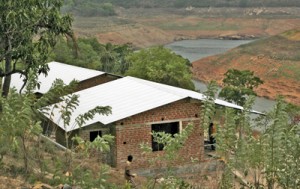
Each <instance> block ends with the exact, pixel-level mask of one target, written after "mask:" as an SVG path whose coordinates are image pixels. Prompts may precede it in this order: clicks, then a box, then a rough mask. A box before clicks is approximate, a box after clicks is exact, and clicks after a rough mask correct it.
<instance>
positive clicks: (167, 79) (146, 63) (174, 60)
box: [126, 46, 195, 90]
mask: <svg viewBox="0 0 300 189" xmlns="http://www.w3.org/2000/svg"><path fill="white" fill-rule="evenodd" d="M127 61H128V62H129V63H130V64H131V65H130V67H129V69H128V71H127V72H126V75H130V76H134V77H138V78H142V79H146V80H151V81H155V82H158V83H164V84H167V85H172V86H176V87H181V88H185V89H190V90H194V89H195V87H194V84H193V83H192V81H191V79H192V74H191V70H190V67H189V62H188V60H186V59H184V58H182V57H181V56H179V55H176V54H174V53H172V52H171V51H170V50H169V49H166V48H164V47H162V46H159V47H152V48H149V49H143V50H141V51H138V52H135V53H132V54H130V55H128V56H127Z"/></svg>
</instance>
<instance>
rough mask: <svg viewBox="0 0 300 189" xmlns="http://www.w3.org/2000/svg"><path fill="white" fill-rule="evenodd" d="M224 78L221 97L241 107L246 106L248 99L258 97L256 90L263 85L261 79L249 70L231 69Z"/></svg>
mask: <svg viewBox="0 0 300 189" xmlns="http://www.w3.org/2000/svg"><path fill="white" fill-rule="evenodd" d="M224 76H225V78H224V79H223V85H224V87H223V89H222V91H221V92H220V94H219V96H220V97H224V98H225V100H227V101H229V102H235V103H236V104H238V105H240V106H244V104H245V102H246V100H247V97H249V96H251V95H256V93H255V92H254V89H255V88H256V87H258V86H259V85H260V84H262V83H263V81H262V80H260V78H258V77H256V76H254V73H253V72H251V71H249V70H244V71H240V70H236V69H230V70H228V71H227V72H226V73H225V74H224Z"/></svg>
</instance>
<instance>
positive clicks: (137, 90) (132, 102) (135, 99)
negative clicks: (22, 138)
mask: <svg viewBox="0 0 300 189" xmlns="http://www.w3.org/2000/svg"><path fill="white" fill-rule="evenodd" d="M75 94H77V95H79V101H80V102H79V106H78V107H77V109H76V110H74V112H73V114H72V117H71V121H70V124H69V125H68V126H66V128H64V125H63V120H61V117H60V109H54V110H53V114H52V115H53V116H52V118H51V119H52V121H53V122H55V123H56V124H57V125H58V126H59V127H61V128H62V129H64V130H66V131H72V130H75V129H78V128H79V127H78V125H76V124H75V118H76V117H77V116H79V115H80V114H84V113H85V112H87V111H89V110H90V109H93V108H95V107H96V106H110V107H111V108H112V114H110V115H108V116H105V115H96V116H95V117H94V118H93V119H92V120H89V121H87V122H86V123H85V125H83V126H82V127H85V126H87V125H90V124H93V123H96V122H101V123H103V124H105V125H106V124H109V123H113V122H115V121H118V120H121V119H124V118H127V117H130V116H133V115H136V114H139V113H141V112H145V111H148V110H151V109H154V108H157V107H160V106H163V105H166V104H169V103H172V102H175V101H178V100H181V99H184V98H188V97H190V98H194V99H198V100H204V98H205V96H204V95H203V94H201V93H197V92H194V91H190V90H185V89H181V88H177V87H172V86H169V85H164V84H159V83H155V82H151V81H146V80H142V79H138V78H134V77H130V76H128V77H124V78H121V79H118V80H114V81H111V82H108V83H104V84H101V85H98V86H95V87H91V88H88V89H85V90H82V91H79V92H76V93H75ZM216 103H217V104H219V105H223V106H228V107H232V108H238V109H242V107H240V106H237V105H235V104H232V103H228V102H225V101H222V100H216ZM63 104H64V103H63V102H61V103H58V104H57V105H61V106H62V105H63ZM52 107H53V106H52Z"/></svg>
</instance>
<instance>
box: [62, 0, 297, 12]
mask: <svg viewBox="0 0 300 189" xmlns="http://www.w3.org/2000/svg"><path fill="white" fill-rule="evenodd" d="M107 3H109V4H113V5H115V6H120V7H124V8H185V7H190V6H192V7H295V6H300V3H299V0H288V1H282V0H230V1H229V0H201V1H200V0H84V1H83V0H65V4H66V6H68V7H72V8H74V9H76V11H77V10H79V8H80V9H86V8H89V9H91V10H92V11H95V8H97V9H98V8H99V9H103V7H97V6H98V5H99V4H107ZM97 4H98V5H97ZM104 9H106V8H104ZM106 10H107V9H106ZM101 12H103V10H102V11H101ZM105 12H106V11H105ZM79 13H80V12H79Z"/></svg>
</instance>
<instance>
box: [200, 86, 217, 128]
mask: <svg viewBox="0 0 300 189" xmlns="http://www.w3.org/2000/svg"><path fill="white" fill-rule="evenodd" d="M217 91H218V85H217V83H216V82H215V81H211V82H210V83H209V84H208V85H207V91H205V92H204V93H203V94H204V95H205V100H204V102H203V105H202V111H201V119H202V127H203V129H204V130H207V129H208V126H209V124H210V123H211V121H212V118H213V117H214V114H215V99H216V97H215V94H216V93H217Z"/></svg>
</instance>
